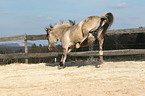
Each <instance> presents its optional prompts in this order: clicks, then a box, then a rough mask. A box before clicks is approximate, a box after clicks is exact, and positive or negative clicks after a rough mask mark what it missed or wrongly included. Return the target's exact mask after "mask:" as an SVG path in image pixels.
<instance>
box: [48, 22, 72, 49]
mask: <svg viewBox="0 0 145 96" xmlns="http://www.w3.org/2000/svg"><path fill="white" fill-rule="evenodd" d="M73 25H75V21H71V20H69V23H65V22H64V21H61V23H60V25H54V26H52V25H50V28H46V32H47V35H46V38H47V40H48V49H49V50H52V49H53V48H54V47H55V45H56V43H57V42H58V38H59V36H61V35H62V33H61V32H63V31H64V29H65V28H66V27H70V26H73Z"/></svg>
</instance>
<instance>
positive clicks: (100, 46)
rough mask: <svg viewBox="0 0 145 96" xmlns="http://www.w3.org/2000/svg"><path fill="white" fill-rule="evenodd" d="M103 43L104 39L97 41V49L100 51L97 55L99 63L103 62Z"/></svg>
mask: <svg viewBox="0 0 145 96" xmlns="http://www.w3.org/2000/svg"><path fill="white" fill-rule="evenodd" d="M103 42H104V38H103V37H102V38H100V39H99V49H100V50H99V54H100V61H101V62H104V60H103V48H102V46H103Z"/></svg>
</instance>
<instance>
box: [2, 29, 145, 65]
mask: <svg viewBox="0 0 145 96" xmlns="http://www.w3.org/2000/svg"><path fill="white" fill-rule="evenodd" d="M131 33H145V28H137V29H121V30H111V31H108V32H107V35H110V34H112V35H113V34H131ZM16 40H24V41H25V53H13V54H0V59H14V58H25V62H26V63H28V58H34V57H57V56H59V55H61V54H62V53H61V52H49V53H28V46H27V41H28V40H31V41H34V40H46V35H45V34H42V35H27V34H24V35H18V36H7V37H0V42H4V41H16ZM137 54H145V49H124V50H104V54H103V56H118V55H137ZM68 55H69V56H99V52H98V51H86V52H71V53H69V54H68Z"/></svg>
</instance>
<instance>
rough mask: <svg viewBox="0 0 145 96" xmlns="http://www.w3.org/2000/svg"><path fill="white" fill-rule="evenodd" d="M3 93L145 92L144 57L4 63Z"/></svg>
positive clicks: (92, 95)
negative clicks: (64, 64) (92, 61)
mask: <svg viewBox="0 0 145 96" xmlns="http://www.w3.org/2000/svg"><path fill="white" fill-rule="evenodd" d="M79 63H81V62H79ZM73 64H74V65H73ZM46 65H47V66H46ZM80 65H81V64H80ZM0 96H145V61H137V62H135V61H126V62H105V63H103V64H101V66H100V67H98V66H97V65H96V66H95V65H94V64H86V65H85V64H84V65H81V66H77V65H75V63H72V66H71V65H68V66H67V67H66V68H65V69H62V70H58V69H57V66H55V65H54V66H53V65H50V66H49V64H29V65H28V64H11V65H3V66H0Z"/></svg>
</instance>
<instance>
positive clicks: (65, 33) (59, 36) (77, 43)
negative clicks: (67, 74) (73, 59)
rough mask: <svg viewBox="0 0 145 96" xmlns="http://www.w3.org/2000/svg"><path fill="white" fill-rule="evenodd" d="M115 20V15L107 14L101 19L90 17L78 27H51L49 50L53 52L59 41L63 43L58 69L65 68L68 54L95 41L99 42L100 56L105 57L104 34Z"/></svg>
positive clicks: (48, 35)
mask: <svg viewBox="0 0 145 96" xmlns="http://www.w3.org/2000/svg"><path fill="white" fill-rule="evenodd" d="M113 20H114V17H113V14H112V13H106V14H104V15H102V16H101V17H99V16H90V17H88V18H86V19H85V20H83V21H81V22H80V23H78V24H76V25H74V24H73V23H72V22H70V23H68V24H61V25H54V26H50V28H48V29H47V39H48V42H49V45H48V48H49V49H50V50H51V49H52V48H53V47H54V46H55V44H56V43H57V41H58V40H60V41H61V43H62V47H63V55H62V58H61V61H60V64H59V66H58V67H59V68H64V64H65V60H66V58H67V54H68V53H69V52H70V51H71V50H72V49H73V48H74V47H76V48H79V47H85V46H89V45H91V44H92V43H93V42H94V41H95V39H98V40H99V46H100V47H99V49H100V51H99V54H100V55H103V51H102V45H103V41H104V34H105V33H106V31H107V29H108V28H109V27H110V26H111V25H112V23H113Z"/></svg>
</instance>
